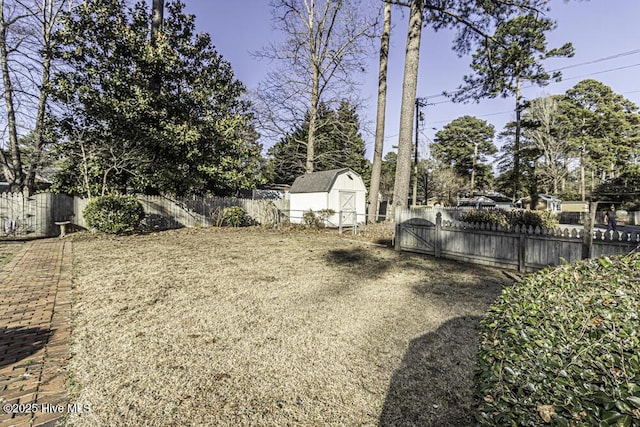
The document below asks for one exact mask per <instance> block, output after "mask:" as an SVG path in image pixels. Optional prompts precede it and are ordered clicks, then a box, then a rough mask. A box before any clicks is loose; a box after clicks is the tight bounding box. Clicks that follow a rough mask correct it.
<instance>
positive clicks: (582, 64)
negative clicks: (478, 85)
mask: <svg viewBox="0 0 640 427" xmlns="http://www.w3.org/2000/svg"><path fill="white" fill-rule="evenodd" d="M638 53H640V49H634V50H628V51H625V52H620V53H616V54H614V55H610V56H605V57H602V58H597V59H592V60H590V61H585V62H580V63H578V64H571V65H566V66H564V67H558V68H555V69H553V70H549V72H550V73H553V72H556V71H562V70H568V69H570V68H577V67H582V66H584V65H591V64H597V63H599V62H605V61H611V60H612V59H618V58H623V57H625V56H630V55H636V54H638ZM638 65H640V64H635V65H630V66H627V67H620V68H614V69H612V71H613V70H618V69H624V68H630V67H635V66H638ZM604 72H608V70H607V71H601V72H599V73H592V74H589V75H596V74H600V73H604ZM576 78H580V77H570V78H567V79H562V81H565V80H571V79H576ZM527 87H534V85H530V86H526V87H525V88H527ZM454 91H455V89H452V90H450V91H444V92H454ZM445 96H446V95H445V94H444V93H437V94H433V95H427V96H425V97H424V98H427V99H431V98H442V97H445ZM445 102H448V101H440V102H435V103H433V105H437V104H442V103H445Z"/></svg>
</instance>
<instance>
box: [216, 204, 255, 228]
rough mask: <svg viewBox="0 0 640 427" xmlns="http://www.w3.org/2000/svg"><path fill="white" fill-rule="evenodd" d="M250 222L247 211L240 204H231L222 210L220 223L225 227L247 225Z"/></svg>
mask: <svg viewBox="0 0 640 427" xmlns="http://www.w3.org/2000/svg"><path fill="white" fill-rule="evenodd" d="M251 222H252V221H251V217H250V216H249V214H248V213H247V211H246V210H244V208H242V207H240V206H231V207H228V208H224V210H223V211H222V225H226V226H227V227H248V226H250V225H251Z"/></svg>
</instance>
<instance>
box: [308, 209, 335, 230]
mask: <svg viewBox="0 0 640 427" xmlns="http://www.w3.org/2000/svg"><path fill="white" fill-rule="evenodd" d="M335 213H336V212H335V211H334V210H333V209H322V210H319V211H317V212H314V211H312V210H311V209H309V210H308V211H306V212H305V213H303V214H302V223H303V224H304V225H305V226H307V227H310V228H324V227H326V225H327V222H326V221H327V219H329V217H330V216H332V215H334V214H335Z"/></svg>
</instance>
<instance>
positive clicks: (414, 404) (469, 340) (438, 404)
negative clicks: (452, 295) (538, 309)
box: [379, 316, 481, 427]
mask: <svg viewBox="0 0 640 427" xmlns="http://www.w3.org/2000/svg"><path fill="white" fill-rule="evenodd" d="M480 319H481V318H480V317H479V316H463V317H457V318H454V319H452V320H449V321H448V322H446V323H444V324H443V325H442V326H441V327H440V328H438V329H437V330H436V331H435V332H431V333H428V334H425V335H423V336H421V337H419V338H416V339H414V340H413V341H411V343H410V345H409V348H408V350H407V351H406V353H405V355H404V358H403V360H402V365H401V366H400V368H398V370H396V372H395V373H394V375H393V377H392V379H391V383H390V385H389V389H388V391H387V397H386V399H385V402H384V406H383V409H382V413H381V415H380V420H379V421H380V423H379V425H380V426H382V427H387V426H430V427H442V426H456V427H458V426H470V425H474V424H475V423H474V421H473V419H474V418H473V408H472V404H473V402H472V399H473V370H474V367H475V358H476V351H477V347H478V325H479V323H480Z"/></svg>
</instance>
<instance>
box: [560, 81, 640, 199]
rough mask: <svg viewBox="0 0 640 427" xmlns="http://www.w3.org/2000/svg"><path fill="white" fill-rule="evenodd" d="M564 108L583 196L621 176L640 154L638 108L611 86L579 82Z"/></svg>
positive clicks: (567, 94) (563, 104)
mask: <svg viewBox="0 0 640 427" xmlns="http://www.w3.org/2000/svg"><path fill="white" fill-rule="evenodd" d="M564 101H565V102H564V103H562V104H561V106H562V108H563V114H564V116H565V122H566V124H567V127H568V129H569V132H570V139H569V142H570V144H571V147H572V149H573V150H574V152H576V155H577V156H578V158H579V161H580V192H581V195H582V197H583V199H586V194H587V192H588V190H589V189H587V186H586V180H587V177H588V175H592V176H593V177H594V178H595V179H594V180H592V182H591V188H590V190H593V189H594V188H595V186H596V185H597V184H598V183H600V182H603V181H605V180H606V179H608V178H614V177H617V176H619V175H621V174H622V173H623V172H625V170H626V169H627V168H628V166H629V165H630V164H632V163H633V161H634V160H635V159H637V158H638V155H639V154H640V145H639V142H640V114H639V109H638V107H637V106H636V105H635V104H633V103H632V102H631V101H629V100H627V99H626V98H624V97H623V96H622V95H619V94H616V93H615V92H614V91H613V90H612V89H611V88H610V87H609V86H607V85H605V84H603V83H601V82H599V81H597V80H592V79H587V80H583V81H581V82H579V83H578V84H576V85H575V86H574V87H573V88H571V89H569V90H568V91H567V93H566V97H565V100H564Z"/></svg>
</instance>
